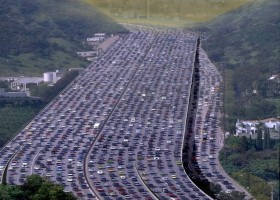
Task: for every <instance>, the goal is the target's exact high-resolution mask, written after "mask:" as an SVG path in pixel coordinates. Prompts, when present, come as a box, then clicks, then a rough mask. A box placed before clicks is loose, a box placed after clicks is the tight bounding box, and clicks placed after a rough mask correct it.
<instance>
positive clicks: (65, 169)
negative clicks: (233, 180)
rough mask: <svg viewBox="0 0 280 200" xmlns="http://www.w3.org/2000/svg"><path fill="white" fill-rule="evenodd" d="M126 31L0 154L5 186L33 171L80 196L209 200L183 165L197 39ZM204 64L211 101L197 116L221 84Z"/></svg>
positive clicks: (172, 32)
mask: <svg viewBox="0 0 280 200" xmlns="http://www.w3.org/2000/svg"><path fill="white" fill-rule="evenodd" d="M130 28H131V32H130V33H129V34H127V35H120V37H119V40H118V41H117V42H116V43H115V44H114V45H113V46H112V47H111V48H109V49H108V50H107V51H106V52H105V53H104V55H102V56H101V57H100V58H99V59H98V60H96V61H94V62H93V63H92V64H91V65H90V66H89V67H88V68H86V69H85V70H84V71H83V72H82V73H81V74H80V75H79V76H78V77H77V78H76V80H75V81H74V82H72V83H71V84H70V85H69V86H68V87H67V89H66V90H65V91H63V92H62V93H61V94H60V95H59V96H58V97H57V98H55V100H54V101H52V102H51V103H50V104H49V105H48V106H47V107H46V108H45V109H44V110H43V111H42V112H41V113H40V114H39V115H38V116H37V117H36V118H35V119H34V120H33V121H31V122H30V124H29V125H28V126H27V127H26V128H24V129H23V130H22V131H21V132H20V133H19V134H18V135H17V136H16V137H15V138H13V139H12V140H11V141H10V142H9V143H8V144H7V145H6V146H5V147H4V148H3V149H2V150H1V151H0V153H1V154H0V155H1V156H0V175H2V173H3V170H1V169H2V168H3V167H5V166H6V165H7V163H8V161H9V160H10V159H11V162H10V164H9V165H8V166H7V167H8V173H7V179H8V183H10V184H22V183H23V182H24V181H25V179H26V176H28V175H30V174H33V173H35V174H39V175H42V176H44V177H46V178H48V179H49V180H51V181H55V182H57V183H59V184H61V185H63V186H64V187H65V191H66V192H67V191H71V192H73V193H74V194H75V196H76V197H77V198H79V199H95V198H98V199H108V200H109V199H147V200H148V199H211V198H210V197H208V196H207V195H206V194H204V193H203V192H202V191H201V190H200V189H199V188H198V187H197V186H196V185H194V184H193V182H192V181H191V180H190V179H189V177H188V176H187V174H186V173H185V171H184V168H183V166H182V145H183V143H182V141H183V138H184V132H185V129H186V127H185V126H186V124H185V121H186V116H187V113H186V111H187V109H188V102H189V97H190V88H191V77H192V75H193V64H194V57H195V52H196V42H197V37H196V36H194V35H192V34H190V33H187V32H184V31H181V30H178V29H168V28H166V29H164V28H162V29H155V28H146V27H144V26H133V27H130ZM203 56H204V55H203ZM201 59H202V61H205V60H206V59H205V56H204V57H202V58H201ZM202 63H203V66H204V69H203V70H204V71H202V73H203V80H202V83H203V85H204V86H203V88H202V90H201V91H203V92H204V93H201V95H202V102H203V103H205V102H206V99H208V100H207V102H208V103H209V102H210V101H212V96H211V95H212V93H213V95H214V97H215V98H214V97H213V103H212V104H213V105H211V106H212V108H211V109H210V108H209V106H210V103H209V105H207V106H205V107H204V105H202V108H203V109H200V110H199V112H200V113H203V114H202V116H200V120H199V121H203V120H204V119H206V118H207V116H208V115H211V114H209V112H210V111H211V112H216V108H217V109H218V106H219V105H218V104H216V102H218V101H216V100H218V99H219V96H218V93H217V95H216V93H215V92H216V90H215V88H214V91H212V86H213V85H214V87H217V86H218V85H217V84H220V81H221V80H220V76H219V74H217V73H216V71H214V69H212V68H211V66H210V67H209V66H208V64H207V63H206V62H202ZM208 67H209V69H211V70H209V69H208ZM209 95H210V96H209ZM215 95H216V96H215ZM200 106H201V105H200ZM204 108H205V109H204ZM208 108H209V109H208ZM208 110H210V111H208ZM202 118H203V119H202ZM204 121H205V120H204ZM204 121H203V123H205V122H204ZM201 128H202V129H203V128H204V127H198V129H201ZM208 131H211V130H210V129H209V130H208ZM200 134H201V133H200ZM200 142H201V144H200V145H201V146H202V140H200ZM209 149H210V148H209ZM209 149H208V150H207V152H208V153H209V152H210V150H209ZM12 156H14V157H13V158H12ZM215 156H216V154H215ZM197 157H200V155H197ZM208 163H209V162H208ZM205 164H207V162H202V163H201V166H204V165H205ZM213 166H214V165H211V166H207V169H210V168H211V167H213ZM207 173H208V172H207ZM0 177H1V176H0ZM221 184H222V185H223V188H225V187H226V186H225V184H224V183H223V182H221Z"/></svg>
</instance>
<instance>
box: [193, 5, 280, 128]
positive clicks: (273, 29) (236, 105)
mask: <svg viewBox="0 0 280 200" xmlns="http://www.w3.org/2000/svg"><path fill="white" fill-rule="evenodd" d="M279 11H280V2H279V1H278V0H254V1H252V2H251V3H249V4H247V5H244V6H242V7H241V8H240V9H237V10H235V11H233V12H230V13H227V14H225V15H223V16H221V17H218V18H217V19H215V20H214V21H212V22H211V23H208V24H204V25H200V26H199V27H198V28H197V29H196V30H198V31H199V32H201V33H202V34H203V35H204V36H205V38H206V41H204V42H203V43H202V45H203V48H204V49H205V50H206V51H207V52H208V54H209V56H210V58H211V60H212V61H213V62H215V63H216V65H217V66H218V67H219V68H220V69H221V72H222V73H223V75H224V77H225V91H226V92H225V94H226V95H225V103H226V104H225V110H226V112H227V114H228V115H229V118H228V119H229V120H227V122H229V124H227V129H228V130H234V127H233V122H234V123H235V120H236V119H237V118H240V119H242V118H247V119H248V118H249V119H260V118H265V117H276V116H277V115H280V114H279V110H277V107H278V106H277V104H279V98H280V84H279V83H278V82H277V79H274V80H272V81H269V80H268V79H269V77H271V76H272V75H275V74H278V75H280V70H279V69H280V66H279V64H280V56H279V55H280V54H279V53H280V51H279V50H280V45H279V43H280V14H279V13H280V12H279ZM271 99H272V100H271ZM273 99H274V100H275V99H278V101H277V100H275V101H274V100H273ZM278 108H279V107H278Z"/></svg>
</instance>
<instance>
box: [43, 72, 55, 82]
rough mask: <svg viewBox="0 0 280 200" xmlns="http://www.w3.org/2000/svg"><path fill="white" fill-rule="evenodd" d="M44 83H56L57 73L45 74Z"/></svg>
mask: <svg viewBox="0 0 280 200" xmlns="http://www.w3.org/2000/svg"><path fill="white" fill-rule="evenodd" d="M44 82H51V83H55V82H56V73H55V72H45V73H44Z"/></svg>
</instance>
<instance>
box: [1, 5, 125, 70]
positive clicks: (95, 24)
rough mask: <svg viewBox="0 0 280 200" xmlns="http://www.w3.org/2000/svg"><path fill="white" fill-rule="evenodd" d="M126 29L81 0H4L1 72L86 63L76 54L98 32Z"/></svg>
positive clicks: (2, 10) (44, 68)
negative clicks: (84, 41) (85, 40)
mask: <svg viewBox="0 0 280 200" xmlns="http://www.w3.org/2000/svg"><path fill="white" fill-rule="evenodd" d="M123 31H125V29H124V28H123V27H121V26H120V25H118V24H117V23H115V22H114V21H112V20H111V19H110V18H109V17H107V16H105V15H104V14H102V13H101V12H100V11H98V10H97V9H94V8H93V7H92V6H88V5H87V4H84V3H82V1H79V0H24V1H23V0H12V1H11V0H1V1H0V47H1V48H0V74H6V75H8V74H15V73H17V74H21V73H25V74H28V73H29V72H30V71H31V72H33V73H35V72H41V71H43V70H50V69H57V68H61V67H66V66H69V65H74V66H77V65H81V64H85V63H83V62H81V61H80V59H78V58H77V57H75V55H74V51H77V50H81V49H78V48H81V44H82V40H83V39H85V38H86V37H90V36H92V35H93V34H94V33H96V32H106V33H115V32H123Z"/></svg>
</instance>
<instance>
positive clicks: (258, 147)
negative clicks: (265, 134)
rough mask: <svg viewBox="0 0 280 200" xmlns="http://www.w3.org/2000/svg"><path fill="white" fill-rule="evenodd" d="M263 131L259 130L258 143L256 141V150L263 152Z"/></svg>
mask: <svg viewBox="0 0 280 200" xmlns="http://www.w3.org/2000/svg"><path fill="white" fill-rule="evenodd" d="M262 147H263V144H262V129H260V128H258V130H257V141H256V148H257V150H262Z"/></svg>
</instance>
